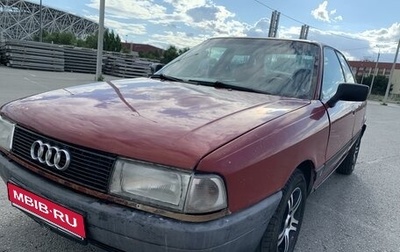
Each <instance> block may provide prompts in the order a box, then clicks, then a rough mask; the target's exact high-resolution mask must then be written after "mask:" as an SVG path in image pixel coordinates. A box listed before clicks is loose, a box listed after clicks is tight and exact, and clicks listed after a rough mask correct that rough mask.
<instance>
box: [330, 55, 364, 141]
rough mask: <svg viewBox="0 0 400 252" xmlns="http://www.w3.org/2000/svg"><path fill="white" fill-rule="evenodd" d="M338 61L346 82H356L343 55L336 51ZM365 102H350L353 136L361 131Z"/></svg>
mask: <svg viewBox="0 0 400 252" xmlns="http://www.w3.org/2000/svg"><path fill="white" fill-rule="evenodd" d="M337 55H338V57H339V60H340V63H341V64H342V68H343V71H344V75H345V78H346V82H347V83H356V80H355V78H354V75H353V72H352V71H351V69H350V67H349V64H348V63H347V61H346V59H345V57H344V56H343V55H342V54H341V53H339V52H337ZM366 104H367V102H352V103H351V106H352V110H353V113H354V126H353V138H354V137H357V135H358V134H359V133H361V129H362V128H363V126H364V124H365V113H366V109H367V107H366Z"/></svg>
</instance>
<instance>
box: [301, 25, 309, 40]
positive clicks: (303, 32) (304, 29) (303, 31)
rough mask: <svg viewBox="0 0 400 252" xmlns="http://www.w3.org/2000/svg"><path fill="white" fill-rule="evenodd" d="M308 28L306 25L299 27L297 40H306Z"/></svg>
mask: <svg viewBox="0 0 400 252" xmlns="http://www.w3.org/2000/svg"><path fill="white" fill-rule="evenodd" d="M309 28H310V26H308V25H302V26H301V30H300V37H299V39H307V36H308V29H309Z"/></svg>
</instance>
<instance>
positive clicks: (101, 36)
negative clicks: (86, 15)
mask: <svg viewBox="0 0 400 252" xmlns="http://www.w3.org/2000/svg"><path fill="white" fill-rule="evenodd" d="M104 9H105V0H100V10H99V32H98V34H97V36H98V37H97V64H96V77H95V81H101V80H102V79H103V77H102V74H101V73H102V71H101V70H102V69H101V68H102V64H103V40H104Z"/></svg>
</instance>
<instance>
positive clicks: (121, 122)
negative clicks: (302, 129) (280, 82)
mask: <svg viewBox="0 0 400 252" xmlns="http://www.w3.org/2000/svg"><path fill="white" fill-rule="evenodd" d="M308 103H309V101H307V100H300V99H290V98H282V97H276V96H270V95H265V94H257V93H250V92H243V91H234V90H229V89H217V88H213V87H207V86H200V85H193V84H187V83H180V82H168V81H159V80H154V79H147V78H139V79H130V80H118V81H112V82H103V83H94V84H89V85H82V86H76V87H71V88H65V89H60V90H55V91H51V92H47V93H43V94H39V95H35V96H31V97H27V98H24V99H20V100H17V101H14V102H11V103H9V104H7V105H5V106H3V108H2V110H1V114H3V115H5V116H7V117H8V118H10V119H11V120H14V121H15V122H17V124H19V125H21V126H23V127H26V128H28V129H30V130H33V131H35V132H38V133H41V134H43V135H46V136H50V137H53V138H55V139H58V140H61V141H65V142H68V143H72V144H77V145H81V146H85V147H88V148H93V149H97V150H101V151H105V152H110V153H114V154H116V155H119V156H123V157H127V158H134V159H139V160H145V161H149V162H154V163H159V164H163V165H168V166H174V167H179V168H185V169H193V168H194V167H195V166H196V164H197V163H198V162H199V160H200V159H201V158H202V157H203V156H205V155H207V154H208V153H210V152H211V151H213V150H215V149H216V148H218V147H220V146H222V145H224V144H225V143H227V142H229V141H231V140H233V139H235V138H237V137H239V136H240V135H242V134H244V133H246V132H248V131H249V130H251V129H253V128H255V127H257V126H259V125H261V124H264V123H266V122H268V121H270V120H273V119H274V118H276V117H279V116H282V115H284V114H285V113H288V112H290V111H293V110H296V109H298V108H299V107H302V106H305V105H306V104H308Z"/></svg>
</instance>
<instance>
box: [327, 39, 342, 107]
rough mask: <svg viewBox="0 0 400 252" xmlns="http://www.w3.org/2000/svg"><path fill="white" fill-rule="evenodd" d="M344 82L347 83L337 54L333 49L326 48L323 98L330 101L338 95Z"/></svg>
mask: <svg viewBox="0 0 400 252" xmlns="http://www.w3.org/2000/svg"><path fill="white" fill-rule="evenodd" d="M343 82H345V79H344V75H343V69H342V66H341V64H340V62H339V59H338V57H337V55H336V52H335V51H334V50H333V49H332V48H329V47H325V48H324V72H323V79H322V94H321V96H322V97H321V98H322V99H323V100H328V99H330V98H331V97H332V96H333V95H334V94H335V93H336V90H337V88H338V86H339V84H340V83H343Z"/></svg>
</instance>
